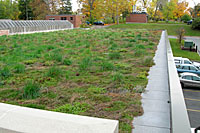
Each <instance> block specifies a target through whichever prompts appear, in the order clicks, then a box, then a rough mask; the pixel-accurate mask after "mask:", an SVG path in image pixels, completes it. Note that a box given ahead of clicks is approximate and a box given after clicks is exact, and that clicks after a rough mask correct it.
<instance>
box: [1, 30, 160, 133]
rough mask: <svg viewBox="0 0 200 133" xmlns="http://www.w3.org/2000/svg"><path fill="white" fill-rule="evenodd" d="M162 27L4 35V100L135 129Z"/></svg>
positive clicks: (2, 51) (2, 38)
mask: <svg viewBox="0 0 200 133" xmlns="http://www.w3.org/2000/svg"><path fill="white" fill-rule="evenodd" d="M160 34H161V32H159V31H148V30H129V29H127V30H119V29H115V30H113V29H106V30H105V29H98V30H79V29H76V30H67V31H59V32H49V33H37V34H27V35H13V36H0V43H1V45H0V102H5V103H10V104H16V105H21V106H26V107H32V108H39V109H46V110H52V111H58V112H63V113H71V114H78V115H86V116H94V117H101V118H108V119H116V120H119V121H120V131H121V132H131V127H132V126H131V125H132V120H133V118H134V117H135V116H139V115H141V114H142V113H143V109H142V107H141V101H140V100H141V93H142V92H143V91H144V88H145V86H146V84H147V82H148V79H147V75H148V71H149V68H150V67H151V66H152V65H153V60H152V59H153V57H154V53H155V50H156V48H157V44H158V42H159V39H160Z"/></svg>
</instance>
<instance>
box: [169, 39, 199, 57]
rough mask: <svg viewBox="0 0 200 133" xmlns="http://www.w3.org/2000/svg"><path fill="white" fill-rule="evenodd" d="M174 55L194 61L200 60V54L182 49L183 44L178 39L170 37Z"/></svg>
mask: <svg viewBox="0 0 200 133" xmlns="http://www.w3.org/2000/svg"><path fill="white" fill-rule="evenodd" d="M169 40H170V44H171V47H172V51H173V55H174V57H184V58H188V59H190V60H192V61H200V56H199V55H198V54H197V53H196V52H190V51H186V50H181V45H180V44H179V43H178V42H177V40H176V39H169Z"/></svg>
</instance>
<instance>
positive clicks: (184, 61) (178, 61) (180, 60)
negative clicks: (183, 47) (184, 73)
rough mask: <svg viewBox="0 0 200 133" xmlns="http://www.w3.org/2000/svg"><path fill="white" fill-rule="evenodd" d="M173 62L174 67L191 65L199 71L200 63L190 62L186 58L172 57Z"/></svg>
mask: <svg viewBox="0 0 200 133" xmlns="http://www.w3.org/2000/svg"><path fill="white" fill-rule="evenodd" d="M174 62H175V64H176V65H181V64H191V65H194V66H196V67H197V68H198V69H200V63H198V62H192V61H190V60H189V59H188V58H182V57H174Z"/></svg>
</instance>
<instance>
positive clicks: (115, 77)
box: [113, 72, 124, 82]
mask: <svg viewBox="0 0 200 133" xmlns="http://www.w3.org/2000/svg"><path fill="white" fill-rule="evenodd" d="M123 80H124V76H123V74H121V73H118V72H117V73H114V75H113V81H117V82H123Z"/></svg>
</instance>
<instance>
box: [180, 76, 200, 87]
mask: <svg viewBox="0 0 200 133" xmlns="http://www.w3.org/2000/svg"><path fill="white" fill-rule="evenodd" d="M180 82H181V86H182V87H197V88H200V77H199V76H198V75H197V74H194V73H182V74H180Z"/></svg>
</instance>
